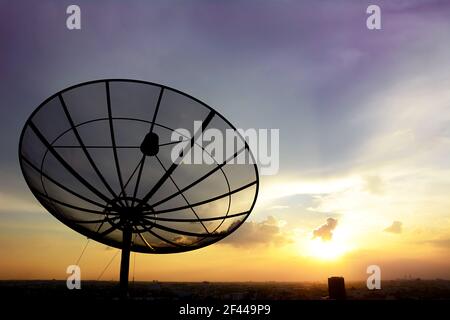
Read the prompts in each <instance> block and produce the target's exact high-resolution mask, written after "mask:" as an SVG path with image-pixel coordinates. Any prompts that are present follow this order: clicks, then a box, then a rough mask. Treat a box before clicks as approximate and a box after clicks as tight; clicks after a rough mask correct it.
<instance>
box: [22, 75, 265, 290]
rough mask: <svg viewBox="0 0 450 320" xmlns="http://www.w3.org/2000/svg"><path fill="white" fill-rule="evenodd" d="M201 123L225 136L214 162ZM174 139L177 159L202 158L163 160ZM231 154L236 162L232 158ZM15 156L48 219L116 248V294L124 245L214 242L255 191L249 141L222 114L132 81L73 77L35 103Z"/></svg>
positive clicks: (242, 215)
mask: <svg viewBox="0 0 450 320" xmlns="http://www.w3.org/2000/svg"><path fill="white" fill-rule="evenodd" d="M194 121H201V125H200V127H198V128H195V125H194ZM180 128H185V129H187V130H189V129H190V131H188V132H189V133H190V135H189V134H187V132H186V130H179V129H180ZM211 128H212V129H214V130H216V132H217V130H218V131H219V132H221V133H222V134H223V136H224V137H225V136H226V134H228V135H227V136H226V137H227V143H228V142H229V141H230V139H231V140H233V141H234V145H233V150H232V151H233V152H231V155H230V153H229V152H228V153H227V152H226V150H223V154H224V155H225V156H223V157H222V159H219V160H218V158H219V157H218V156H217V155H216V154H212V152H211V151H208V149H207V148H206V147H205V146H203V144H202V143H198V140H199V137H200V136H201V135H202V134H203V133H205V132H206V131H207V129H211ZM172 134H176V136H177V137H178V141H173V139H172ZM183 142H184V143H185V145H187V146H188V147H187V148H185V149H183V150H182V152H180V153H179V159H178V160H185V157H187V156H188V155H189V154H190V155H192V154H194V155H196V154H197V155H198V154H200V155H201V156H202V157H203V159H205V161H203V162H202V163H201V164H189V163H188V162H186V163H184V162H181V163H180V162H178V161H172V158H171V152H172V150H173V149H174V147H175V146H176V145H177V144H179V143H183ZM186 142H187V143H186ZM216 153H217V154H220V152H216ZM237 157H243V158H244V159H247V162H246V164H236V163H234V162H235V160H236V158H237ZM19 159H20V165H21V169H22V173H23V175H24V177H25V180H26V182H27V184H28V186H29V188H30V190H31V191H32V192H33V194H34V195H35V197H36V198H37V199H38V200H39V202H40V203H41V204H42V205H43V206H44V207H45V208H46V209H47V210H48V211H49V212H50V213H51V214H52V215H54V216H55V217H56V218H57V219H59V220H60V221H61V222H63V223H64V224H66V225H67V226H68V227H70V228H72V229H74V230H75V231H77V232H79V233H81V234H83V235H85V236H87V237H88V238H92V239H94V240H96V241H98V242H101V243H104V244H106V245H108V246H112V247H116V248H119V249H122V260H121V272H120V282H121V288H122V291H123V292H126V291H127V286H128V273H129V271H128V270H129V256H130V251H135V252H142V253H176V252H184V251H189V250H194V249H198V248H201V247H204V246H207V245H210V244H212V243H215V242H217V241H219V240H221V239H223V238H224V237H226V236H227V235H229V234H230V233H232V232H233V231H234V230H236V229H237V228H238V227H239V226H240V225H241V224H242V223H243V222H244V221H245V219H246V218H247V217H248V215H249V214H250V212H251V211H252V209H253V207H254V205H255V202H256V198H257V194H258V187H259V177H258V170H257V166H256V164H255V159H254V158H253V155H252V153H251V151H250V149H249V146H248V144H247V143H246V141H245V139H244V138H243V137H242V136H241V134H240V133H239V132H238V131H237V130H236V128H235V127H234V126H233V125H232V124H231V123H230V122H229V121H228V120H226V119H225V118H224V117H223V116H222V115H220V114H219V113H218V112H217V111H215V110H214V109H212V108H211V107H209V106H208V105H206V104H205V103H203V102H201V101H200V100H198V99H196V98H194V97H191V96H189V95H187V94H185V93H183V92H180V91H178V90H175V89H172V88H169V87H166V86H163V85H160V84H155V83H150V82H144V81H137V80H125V79H124V80H122V79H110V80H98V81H92V82H86V83H81V84H78V85H75V86H72V87H69V88H67V89H64V90H62V91H60V92H58V93H56V94H54V95H53V96H51V97H50V98H48V99H47V100H45V101H44V102H43V103H42V104H41V105H40V106H39V107H38V108H37V109H36V110H35V111H34V112H33V113H32V114H31V116H30V117H29V119H28V120H27V122H26V124H25V126H24V128H23V131H22V134H21V137H20V145H19ZM248 160H250V161H248ZM236 162H237V161H236ZM239 163H240V162H239Z"/></svg>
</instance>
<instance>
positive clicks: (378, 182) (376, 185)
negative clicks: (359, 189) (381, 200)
mask: <svg viewBox="0 0 450 320" xmlns="http://www.w3.org/2000/svg"><path fill="white" fill-rule="evenodd" d="M364 190H365V191H367V192H370V193H372V194H376V195H381V194H383V193H384V183H383V180H382V179H381V178H380V177H379V176H368V177H366V178H365V185H364Z"/></svg>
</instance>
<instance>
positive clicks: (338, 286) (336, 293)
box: [328, 277, 347, 300]
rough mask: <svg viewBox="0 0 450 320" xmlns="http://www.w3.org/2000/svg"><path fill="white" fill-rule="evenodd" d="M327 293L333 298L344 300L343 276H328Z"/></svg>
mask: <svg viewBox="0 0 450 320" xmlns="http://www.w3.org/2000/svg"><path fill="white" fill-rule="evenodd" d="M328 295H329V297H330V299H333V300H345V299H346V297H347V295H346V293H345V281H344V277H330V278H328Z"/></svg>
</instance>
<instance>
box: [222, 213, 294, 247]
mask: <svg viewBox="0 0 450 320" xmlns="http://www.w3.org/2000/svg"><path fill="white" fill-rule="evenodd" d="M284 225H285V221H283V220H278V219H276V218H274V217H273V216H268V217H267V218H266V220H264V221H261V222H255V221H248V222H244V223H243V224H242V225H241V226H240V228H239V229H238V230H236V232H234V233H232V234H231V235H230V236H228V237H226V238H225V239H223V240H222V241H221V242H220V243H223V244H229V245H232V246H235V247H251V246H257V245H276V246H281V245H284V244H286V243H290V242H291V241H292V240H291V239H290V237H289V235H288V234H287V233H286V232H283V231H282V230H281V229H282V227H283V226H284Z"/></svg>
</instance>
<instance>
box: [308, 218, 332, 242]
mask: <svg viewBox="0 0 450 320" xmlns="http://www.w3.org/2000/svg"><path fill="white" fill-rule="evenodd" d="M337 223H338V221H337V219H334V218H328V219H327V222H326V223H325V224H323V225H321V226H320V227H319V228H317V229H315V230H314V231H313V239H314V238H321V239H322V240H323V241H330V240H331V239H332V238H333V230H334V229H336V226H337Z"/></svg>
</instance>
